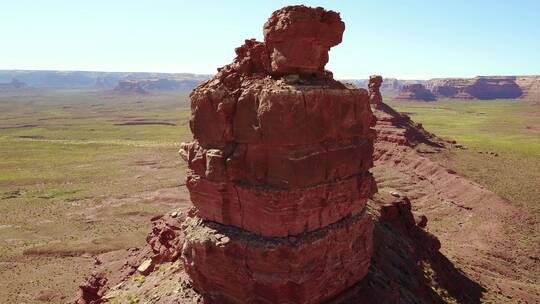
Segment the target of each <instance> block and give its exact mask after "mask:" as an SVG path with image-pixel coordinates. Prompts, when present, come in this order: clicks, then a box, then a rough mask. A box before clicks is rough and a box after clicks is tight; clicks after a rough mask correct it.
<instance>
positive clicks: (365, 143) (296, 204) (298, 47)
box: [181, 6, 376, 303]
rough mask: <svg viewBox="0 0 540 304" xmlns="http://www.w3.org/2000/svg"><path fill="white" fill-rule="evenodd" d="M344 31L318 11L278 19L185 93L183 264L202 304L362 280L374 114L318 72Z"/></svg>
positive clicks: (358, 92) (333, 290)
mask: <svg viewBox="0 0 540 304" xmlns="http://www.w3.org/2000/svg"><path fill="white" fill-rule="evenodd" d="M344 28H345V25H344V23H343V22H342V21H341V19H340V17H339V14H337V13H335V12H332V11H326V10H324V9H323V8H308V7H305V6H290V7H286V8H283V9H281V10H278V11H276V12H274V13H273V14H272V16H271V17H270V19H269V20H268V22H267V23H266V24H265V26H264V36H265V41H264V42H258V41H255V40H246V42H245V44H244V45H243V46H241V47H239V48H237V49H236V54H237V57H236V59H235V60H234V61H233V63H231V64H229V65H227V66H225V67H223V68H220V69H218V74H217V75H216V76H215V77H214V78H212V79H210V80H209V81H207V82H205V83H203V84H202V85H200V86H199V87H197V88H196V89H195V90H194V91H193V92H192V94H191V96H190V97H191V109H192V119H191V121H190V126H191V130H192V132H193V134H194V139H195V140H194V141H193V142H191V143H187V144H183V146H182V150H181V154H182V156H183V158H184V159H185V160H186V161H187V163H188V168H189V169H188V178H187V183H186V185H187V187H188V189H189V191H190V197H191V200H192V202H193V204H194V206H195V208H194V210H192V211H191V212H190V214H189V216H188V218H187V219H186V221H185V223H184V232H185V234H186V237H185V243H184V247H183V250H182V260H183V261H184V265H185V269H186V272H187V273H188V274H189V276H190V277H191V280H192V282H193V286H194V288H195V289H196V290H197V291H199V292H200V293H201V294H202V295H203V296H204V297H205V298H206V299H207V300H208V301H210V302H215V303H254V302H257V303H259V302H264V303H289V302H293V303H319V302H321V301H324V300H326V299H329V298H331V297H333V296H335V295H336V294H338V293H340V292H341V291H343V290H344V289H346V288H347V287H349V286H351V285H352V284H354V283H356V282H357V281H359V280H360V279H362V277H364V276H365V275H366V273H367V271H368V266H369V261H370V258H371V252H372V249H373V248H372V229H373V224H372V221H371V220H370V218H369V217H368V216H367V215H366V214H365V206H366V203H367V200H368V198H369V197H370V196H371V195H372V194H373V193H374V192H375V191H376V186H375V183H374V180H373V177H372V176H371V174H370V173H369V171H368V170H369V169H370V168H371V167H372V153H373V140H374V136H375V132H374V130H373V129H371V128H370V126H371V125H372V122H373V114H372V112H371V109H370V106H369V96H368V92H367V91H366V90H364V89H358V88H355V87H352V86H346V85H343V84H342V83H340V82H338V81H335V80H334V79H333V78H332V74H331V73H330V72H328V71H325V70H324V66H325V64H326V63H327V62H328V51H329V49H330V48H331V47H332V46H334V45H336V44H338V43H340V42H341V39H342V34H343V31H344Z"/></svg>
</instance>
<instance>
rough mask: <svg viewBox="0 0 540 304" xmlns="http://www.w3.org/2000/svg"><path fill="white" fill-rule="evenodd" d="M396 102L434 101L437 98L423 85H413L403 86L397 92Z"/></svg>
mask: <svg viewBox="0 0 540 304" xmlns="http://www.w3.org/2000/svg"><path fill="white" fill-rule="evenodd" d="M395 99H396V100H420V101H435V100H436V99H437V97H436V96H435V95H434V94H433V93H432V92H431V91H430V90H428V89H426V87H425V86H424V85H423V84H419V83H415V84H409V85H406V86H404V87H403V88H402V89H401V92H399V95H398V96H397V97H396V98H395Z"/></svg>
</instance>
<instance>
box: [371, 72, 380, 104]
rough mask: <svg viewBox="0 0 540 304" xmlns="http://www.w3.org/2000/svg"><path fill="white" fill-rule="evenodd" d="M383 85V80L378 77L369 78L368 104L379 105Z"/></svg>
mask: <svg viewBox="0 0 540 304" xmlns="http://www.w3.org/2000/svg"><path fill="white" fill-rule="evenodd" d="M382 83H383V78H382V76H380V75H372V76H369V84H368V90H369V103H372V104H376V105H378V104H381V103H382V95H381V85H382Z"/></svg>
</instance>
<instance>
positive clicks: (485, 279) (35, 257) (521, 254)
mask: <svg viewBox="0 0 540 304" xmlns="http://www.w3.org/2000/svg"><path fill="white" fill-rule="evenodd" d="M387 99H388V100H389V101H388V104H389V105H391V106H392V107H393V108H394V109H395V110H397V111H400V112H402V113H405V114H406V115H407V116H409V117H410V118H411V119H412V120H413V121H414V122H415V123H421V124H422V126H423V128H424V129H425V130H427V131H429V132H431V133H433V134H435V135H436V136H438V137H440V138H442V139H444V143H445V145H444V146H441V147H434V146H432V145H427V144H425V143H423V142H419V143H418V145H416V146H415V147H414V149H413V148H404V147H401V146H397V145H396V146H393V145H390V144H387V145H379V146H377V147H376V154H377V153H378V156H379V159H378V160H377V161H376V165H375V168H374V174H375V177H376V179H377V182H378V184H379V192H380V195H382V196H384V195H386V194H388V193H390V192H394V191H397V192H400V193H403V194H406V195H407V196H408V197H409V198H410V199H411V201H412V208H413V211H416V212H419V213H423V214H425V215H426V216H427V218H428V224H427V227H426V230H427V231H429V232H431V233H433V234H434V235H435V236H437V237H438V238H439V239H440V241H441V243H442V248H441V252H442V253H443V254H444V256H446V258H448V259H449V261H450V262H451V264H453V267H454V268H455V269H456V271H457V272H459V273H461V274H462V275H463V278H466V279H467V280H468V281H470V284H473V285H474V286H473V287H471V288H472V289H471V290H474V292H473V293H472V294H470V295H471V298H467V299H468V300H470V302H473V303H474V302H485V303H490V302H491V303H534V302H535V301H539V300H540V288H539V287H538V286H540V285H539V284H540V282H539V277H540V262H539V261H540V252H539V251H538V250H539V242H540V234H539V232H538V220H539V216H540V187H539V181H540V107H539V106H538V103H537V102H535V101H534V100H494V101H459V100H440V101H437V102H434V103H424V102H397V101H396V102H393V101H392V98H391V96H390V97H389V98H387ZM379 115H380V117H383V118H384V117H386V116H385V115H388V113H379ZM189 116H190V109H189V104H188V98H187V95H186V94H184V95H182V94H149V95H130V94H128V95H118V94H109V93H104V92H98V91H75V90H69V91H45V92H39V93H38V92H32V91H29V92H25V93H24V94H17V95H10V94H3V95H2V96H0V212H1V214H2V215H3V216H2V219H1V220H0V284H1V285H2V287H3V288H1V289H0V302H2V303H59V302H67V301H69V300H71V299H72V298H73V297H74V295H75V294H76V292H77V288H78V285H79V284H80V282H82V281H83V279H84V277H85V276H86V275H87V274H88V273H90V271H91V269H92V268H93V267H94V263H95V258H94V256H96V255H98V254H102V253H108V252H115V251H119V250H121V251H123V250H125V249H128V248H132V247H142V246H144V244H145V236H146V235H147V233H148V232H149V231H150V227H151V222H150V219H151V218H153V217H155V216H156V215H160V214H165V213H169V212H171V210H186V209H187V208H189V206H190V201H189V197H188V193H187V190H186V189H185V185H184V183H185V175H184V174H185V173H184V172H185V165H184V164H183V162H182V161H181V159H180V157H179V156H178V153H177V152H178V150H179V145H180V142H182V141H186V140H189V139H190V137H191V134H190V131H189V126H188V120H189ZM380 121H383V122H384V119H380ZM389 121H390V120H389ZM406 127H407V126H399V128H396V127H395V126H393V125H391V123H388V124H386V125H385V124H384V123H382V124H379V125H378V126H377V128H379V134H385V136H387V137H388V138H389V141H388V142H389V143H390V142H392V141H394V140H395V141H396V142H399V141H400V140H402V139H400V138H402V137H403V138H405V137H407V134H406V131H405V129H403V128H406ZM409 127H414V128H417V127H418V126H417V125H414V124H411V125H410V126H409ZM400 128H401V129H400ZM403 140H406V139H403ZM453 141H455V142H453ZM164 272H166V271H164ZM426 276H429V274H426ZM156 280H157V279H156ZM132 282H134V286H133V287H132V288H133V289H137V288H139V289H141V290H142V289H144V288H145V284H146V285H148V284H149V283H148V282H150V278H148V279H147V283H145V280H144V278H142V279H141V278H140V277H138V278H137V277H135V278H133V280H132ZM471 286H472V285H471ZM469 287H470V286H469ZM171 288H172V289H171V290H173V289H174V290H176V288H177V286H173V287H171ZM133 289H126V290H130V292H136V291H133ZM434 292H435V293H436V294H439V295H440V297H441V299H444V300H445V301H447V302H452V301H454V302H460V298H459V295H458V293H459V291H456V290H452V289H451V288H449V289H447V290H435V291H434ZM118 297H123V298H126V299H127V298H129V297H130V295H129V294H123V295H118ZM131 299H135V298H131ZM461 301H465V300H463V299H461ZM465 302H466V301H465Z"/></svg>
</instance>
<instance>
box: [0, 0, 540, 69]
mask: <svg viewBox="0 0 540 304" xmlns="http://www.w3.org/2000/svg"><path fill="white" fill-rule="evenodd" d="M301 3H303V4H306V5H309V6H323V7H326V8H328V9H333V10H336V11H338V12H340V13H341V16H342V19H343V20H344V21H345V23H346V27H347V28H346V30H345V34H344V39H343V42H342V44H340V45H339V46H337V47H335V48H333V49H332V51H331V53H330V63H329V64H328V66H327V68H328V69H330V70H332V71H333V72H334V74H335V75H336V77H338V78H364V77H366V76H368V75H370V74H382V75H384V76H386V77H398V78H402V79H427V78H432V77H469V76H475V75H527V74H528V75H531V74H540V1H538V0H530V1H526V0H515V1H497V0H468V1H466V0H458V1H436V0H431V1H427V0H426V1H414V0H409V1H406V0H394V1H390V0H388V1H374V0H369V1H352V0H351V1H262V0H261V1H253V0H251V1H247V0H246V1H234V0H230V1H217V0H216V1H210V0H207V1H180V0H176V1H165V0H163V1H160V0H153V1H150V0H148V1H147V0H139V1H137V0H131V1H123V0H109V1H102V0H92V1H88V0H85V1H78V0H70V1H68V0H65V1H60V0H49V1H42V0H33V1H29V0H15V1H14V0H0V39H1V40H0V41H1V43H0V69H53V70H91V71H147V72H193V73H214V72H215V69H216V68H217V67H220V66H222V65H224V64H227V63H229V62H230V61H231V60H232V58H233V57H234V48H235V47H237V46H239V45H241V44H242V42H243V40H244V39H246V38H257V39H259V40H260V39H262V26H263V24H264V22H265V21H266V19H267V18H268V17H269V16H270V14H271V13H272V12H273V11H274V10H276V9H279V8H280V7H282V6H285V5H288V4H301Z"/></svg>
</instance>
